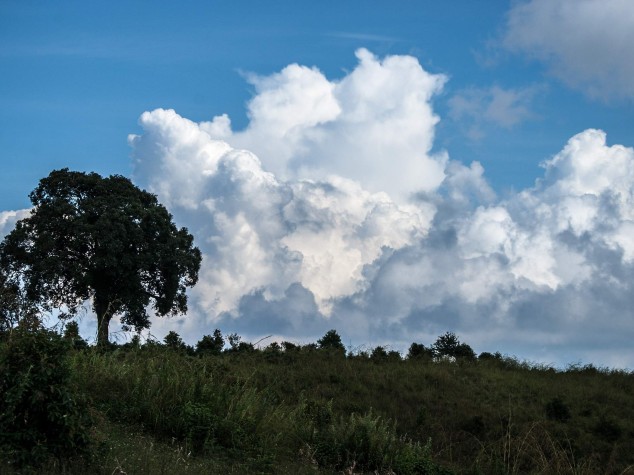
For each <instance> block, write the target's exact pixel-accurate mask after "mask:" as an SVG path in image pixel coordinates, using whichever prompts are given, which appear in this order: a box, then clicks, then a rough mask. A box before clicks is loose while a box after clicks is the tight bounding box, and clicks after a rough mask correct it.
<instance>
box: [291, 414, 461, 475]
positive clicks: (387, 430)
mask: <svg viewBox="0 0 634 475" xmlns="http://www.w3.org/2000/svg"><path fill="white" fill-rule="evenodd" d="M303 411H304V417H305V419H306V422H307V424H306V433H305V434H306V436H305V437H306V439H305V445H306V449H305V450H304V452H305V453H307V454H308V455H309V456H310V458H311V459H312V460H313V461H314V462H316V463H317V464H318V465H319V466H320V467H324V468H325V467H327V468H331V469H335V470H338V471H340V470H345V471H346V473H352V472H354V473H358V472H359V473H366V472H373V473H394V474H396V475H401V474H403V475H410V474H411V475H415V474H420V475H435V474H443V473H450V472H447V471H445V470H443V469H442V468H440V467H439V466H438V465H436V464H435V463H434V462H433V461H432V459H431V453H430V450H431V444H430V443H428V444H427V445H425V446H421V445H420V444H418V443H415V442H412V441H410V440H408V439H405V438H403V437H399V436H398V435H397V432H396V428H395V426H394V424H391V423H390V422H389V421H385V420H383V419H382V418H380V417H378V416H375V415H374V414H372V412H371V411H370V412H368V413H366V414H364V415H359V414H354V413H353V414H350V415H349V416H348V417H339V418H336V417H335V416H334V414H333V411H332V403H326V404H323V403H316V402H313V401H307V402H304V405H303Z"/></svg>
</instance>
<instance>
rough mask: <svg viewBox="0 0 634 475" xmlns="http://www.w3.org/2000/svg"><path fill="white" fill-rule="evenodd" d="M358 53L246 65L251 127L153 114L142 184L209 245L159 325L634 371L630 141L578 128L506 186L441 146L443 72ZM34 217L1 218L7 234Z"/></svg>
mask: <svg viewBox="0 0 634 475" xmlns="http://www.w3.org/2000/svg"><path fill="white" fill-rule="evenodd" d="M357 58H358V64H357V65H356V67H355V68H354V69H353V70H351V71H350V72H348V73H347V74H345V75H344V76H343V77H341V78H337V79H329V78H327V77H325V76H324V74H323V73H321V72H320V71H319V70H318V69H317V68H314V67H313V68H310V67H305V66H301V65H296V64H293V65H290V66H288V67H286V68H284V69H283V70H282V71H280V72H278V73H275V74H272V75H270V76H248V77H247V80H248V81H249V82H250V83H251V84H252V85H253V86H254V88H255V93H254V96H253V97H252V99H251V100H250V101H249V103H248V104H247V108H248V114H249V118H250V122H249V124H248V126H247V127H246V128H245V129H244V130H234V129H233V128H232V126H231V121H230V118H229V117H227V116H226V115H219V116H216V117H213V118H212V119H211V120H210V121H207V122H199V123H197V122H193V121H191V120H189V119H187V118H185V117H182V116H181V115H179V114H178V113H177V112H175V111H173V110H165V109H156V110H153V111H148V112H145V113H143V114H142V115H141V117H140V120H139V124H140V127H141V129H142V130H141V132H140V133H139V134H136V135H131V136H130V137H129V143H130V145H131V148H132V158H133V160H134V180H135V182H136V183H137V184H138V185H140V186H142V187H144V188H146V189H148V190H149V191H152V192H154V193H156V194H157V195H158V197H159V199H160V201H161V202H162V203H164V204H165V205H166V206H167V207H168V209H169V210H170V211H171V212H172V213H173V215H174V217H175V220H176V221H177V223H178V225H180V226H182V225H184V226H187V227H188V228H189V230H190V232H192V233H193V234H194V236H195V239H196V244H197V245H198V246H199V247H200V248H201V251H202V252H203V254H204V260H203V265H202V268H201V275H200V280H199V283H198V285H197V286H196V287H195V288H194V289H193V290H192V292H191V294H190V311H189V314H188V315H187V316H186V317H183V318H177V319H172V320H170V319H155V320H154V322H153V328H152V332H153V333H154V334H155V335H157V336H159V337H162V335H163V334H165V333H166V332H167V331H169V330H176V331H178V332H179V333H180V334H181V335H182V336H183V337H185V338H186V339H187V340H188V341H189V342H190V343H194V342H196V341H197V340H198V339H200V337H201V336H202V335H203V334H208V333H211V332H212V331H213V330H214V328H221V329H222V330H223V331H224V332H225V333H228V332H232V331H237V332H239V333H240V334H241V335H243V336H245V337H247V338H251V339H253V340H254V341H255V340H257V339H258V338H260V337H262V336H265V335H269V334H273V335H274V336H275V337H277V338H283V339H287V340H291V341H315V340H316V338H318V337H319V336H321V335H323V333H324V332H325V331H326V330H328V329H330V328H336V329H338V331H339V332H340V333H341V334H342V336H343V337H344V342H345V343H346V344H349V345H352V346H353V347H355V346H358V345H364V344H365V345H378V344H388V345H391V347H392V348H395V349H400V350H406V349H407V347H408V346H409V344H410V343H411V342H413V341H418V342H423V343H426V344H429V343H432V342H433V341H434V339H435V338H436V336H438V335H439V334H441V333H443V332H445V331H447V330H450V331H455V332H457V333H458V334H459V335H460V337H461V339H463V340H464V341H466V342H468V343H469V344H471V345H472V346H473V347H474V349H475V350H476V351H496V350H500V351H502V352H507V353H509V354H515V355H520V356H523V357H526V358H529V359H533V360H538V361H545V362H553V363H557V364H563V363H568V362H575V361H584V362H593V363H595V364H605V365H610V366H620V367H630V368H632V367H634V356H632V354H631V351H630V349H631V340H632V337H633V336H634V320H633V319H632V310H631V309H632V308H634V305H633V304H634V285H633V282H634V238H633V237H632V236H634V211H633V210H634V149H632V148H630V147H626V146H622V145H611V144H609V143H608V142H607V138H606V134H605V132H603V131H601V130H595V129H589V130H585V131H580V133H578V134H577V135H575V136H573V137H571V138H569V139H568V140H567V141H565V140H564V141H562V147H561V150H560V151H558V152H557V151H553V152H554V155H553V156H552V157H550V158H548V159H547V160H545V161H544V162H543V163H542V166H543V169H544V173H543V177H542V178H541V179H539V180H538V181H537V182H536V183H535V185H534V186H533V187H531V188H529V189H525V190H522V191H520V192H518V193H515V194H513V195H510V196H507V197H505V198H504V199H500V198H499V197H497V196H496V195H495V193H494V192H493V191H492V189H491V188H490V187H489V185H488V183H487V181H486V178H485V172H484V169H483V168H482V166H481V165H480V164H479V163H477V162H474V163H470V164H465V163H462V162H460V161H458V160H455V159H450V158H449V156H448V154H447V153H446V152H442V151H441V152H436V151H434V131H435V127H436V125H437V123H438V121H439V117H438V116H437V115H436V114H435V113H434V109H433V100H434V98H435V97H436V96H437V95H438V94H439V93H440V92H441V91H442V88H443V85H444V83H445V81H446V78H445V77H444V76H442V75H436V74H431V73H429V72H426V71H425V70H424V69H423V68H422V67H421V66H420V64H419V63H418V61H417V60H416V59H415V58H413V57H410V56H388V57H385V58H377V57H375V56H374V55H372V54H371V53H370V52H368V51H366V50H359V51H358V52H357ZM478 97H480V96H478ZM483 97H484V96H483ZM486 97H488V96H486ZM486 97H484V99H482V100H480V99H478V101H477V102H478V104H484V103H486V101H487V100H488V99H486ZM485 99H486V100H485ZM483 101H484V102H483ZM511 102H512V103H513V104H521V102H517V101H515V102H513V101H511ZM518 107H520V106H519V105H518ZM458 158H460V157H458ZM27 215H28V210H22V211H18V212H12V211H5V212H1V213H0V236H2V235H4V234H6V233H7V232H9V230H10V229H11V228H12V227H13V226H14V224H15V222H16V221H17V220H18V219H21V218H22V217H25V216H27ZM87 325H88V327H89V326H90V325H91V323H90V322H89V323H87Z"/></svg>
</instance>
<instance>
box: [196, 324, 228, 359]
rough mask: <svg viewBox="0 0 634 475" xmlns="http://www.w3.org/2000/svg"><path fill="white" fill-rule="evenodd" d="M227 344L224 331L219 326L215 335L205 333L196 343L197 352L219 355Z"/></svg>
mask: <svg viewBox="0 0 634 475" xmlns="http://www.w3.org/2000/svg"><path fill="white" fill-rule="evenodd" d="M224 346H225V340H224V338H223V337H222V333H221V331H220V330H218V329H217V328H216V329H215V330H214V334H213V335H204V336H203V337H202V338H201V339H200V341H199V342H198V343H196V353H197V354H199V355H219V354H220V353H222V349H223V348H224Z"/></svg>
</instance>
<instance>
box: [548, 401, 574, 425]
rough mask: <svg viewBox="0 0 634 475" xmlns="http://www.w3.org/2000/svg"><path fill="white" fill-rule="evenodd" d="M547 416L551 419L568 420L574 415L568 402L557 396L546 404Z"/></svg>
mask: <svg viewBox="0 0 634 475" xmlns="http://www.w3.org/2000/svg"><path fill="white" fill-rule="evenodd" d="M545 409H546V417H548V419H550V420H551V421H558V422H566V421H568V420H569V419H570V418H571V417H572V416H571V414H570V409H569V408H568V406H567V405H566V403H565V402H564V401H563V400H562V399H561V398H559V397H556V398H554V399H552V400H551V401H549V402H548V403H547V404H546V408H545Z"/></svg>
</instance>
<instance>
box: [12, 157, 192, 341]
mask: <svg viewBox="0 0 634 475" xmlns="http://www.w3.org/2000/svg"><path fill="white" fill-rule="evenodd" d="M29 198H30V199H31V202H32V204H33V210H32V212H31V215H30V216H29V217H28V218H25V219H23V220H21V221H19V222H18V223H17V224H16V227H15V229H14V230H13V231H12V232H11V233H9V234H8V235H7V236H6V237H5V239H4V241H3V242H2V244H0V264H1V266H2V268H3V269H4V271H5V274H6V278H7V280H8V282H10V283H12V284H13V285H18V284H19V285H20V286H21V287H23V289H24V295H25V298H26V301H28V302H31V303H34V304H36V305H38V308H40V309H41V310H44V311H51V310H53V309H58V310H60V311H61V312H62V316H64V315H68V316H72V315H75V314H77V312H78V311H79V309H81V308H82V306H83V304H84V302H85V301H87V300H92V307H93V309H94V312H95V313H96V315H97V323H98V331H97V341H98V343H99V344H104V343H107V341H108V325H109V322H110V320H111V319H112V317H113V316H115V315H120V316H121V321H122V323H123V324H124V325H125V326H127V327H134V328H135V329H136V330H141V329H144V328H148V327H149V326H150V322H149V315H148V313H147V308H148V306H150V305H151V307H152V308H153V310H154V312H155V313H156V314H157V315H159V316H165V315H175V314H178V313H184V312H186V310H187V295H186V288H187V287H191V286H193V285H194V284H195V283H196V281H197V280H198V271H199V269H200V262H201V253H200V251H199V250H198V248H196V247H194V244H193V237H192V236H191V234H189V232H188V231H187V229H186V228H181V229H178V228H177V227H176V225H175V224H174V223H173V222H172V216H171V215H170V214H169V213H168V211H167V210H166V209H165V207H164V206H163V205H161V204H160V203H159V202H158V200H157V198H156V196H155V195H153V194H151V193H148V192H146V191H144V190H141V189H139V188H138V187H136V186H135V185H134V184H132V182H131V181H130V180H129V179H127V178H125V177H123V176H118V175H113V176H109V177H106V178H104V177H101V176H100V175H98V174H97V173H88V174H87V173H82V172H73V171H69V170H68V169H62V170H55V171H53V172H51V174H50V175H49V176H48V177H46V178H43V179H42V180H40V183H39V185H38V186H37V188H35V190H33V191H32V192H31V194H30V195H29Z"/></svg>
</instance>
